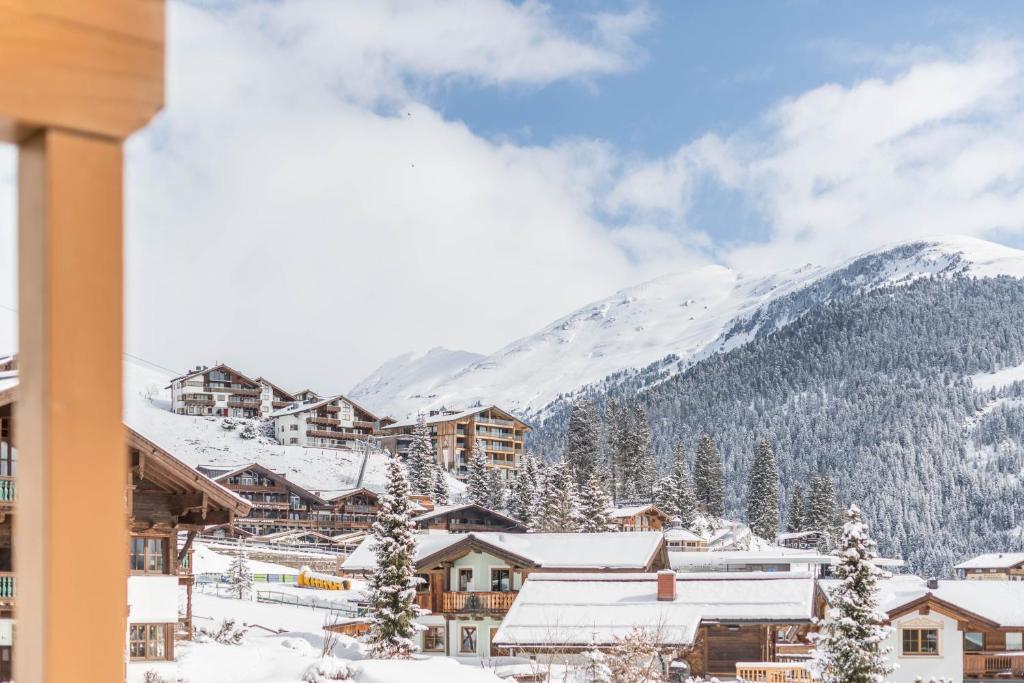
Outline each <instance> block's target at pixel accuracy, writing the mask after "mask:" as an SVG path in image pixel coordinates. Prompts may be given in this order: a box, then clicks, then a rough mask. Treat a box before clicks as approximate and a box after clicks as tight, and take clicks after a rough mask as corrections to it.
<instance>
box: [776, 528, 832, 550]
mask: <svg viewBox="0 0 1024 683" xmlns="http://www.w3.org/2000/svg"><path fill="white" fill-rule="evenodd" d="M826 540H827V539H826V536H825V533H824V532H821V531H789V532H786V533H782V534H779V535H778V536H776V537H775V542H776V544H777V545H780V546H782V547H783V548H789V549H791V550H817V549H818V548H824V547H825V542H826Z"/></svg>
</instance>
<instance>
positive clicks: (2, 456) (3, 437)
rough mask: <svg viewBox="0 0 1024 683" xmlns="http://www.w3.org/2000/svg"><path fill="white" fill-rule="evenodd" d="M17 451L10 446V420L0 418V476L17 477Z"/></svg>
mask: <svg viewBox="0 0 1024 683" xmlns="http://www.w3.org/2000/svg"><path fill="white" fill-rule="evenodd" d="M16 454H17V451H16V450H15V449H14V447H13V446H11V419H10V418H9V417H0V476H2V477H13V476H16V475H17V470H18V468H17V462H18V457H17V455H16Z"/></svg>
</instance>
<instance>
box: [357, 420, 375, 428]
mask: <svg viewBox="0 0 1024 683" xmlns="http://www.w3.org/2000/svg"><path fill="white" fill-rule="evenodd" d="M352 425H353V426H354V427H356V428H357V429H370V430H372V429H376V428H377V425H376V424H374V423H373V422H367V421H366V420H356V421H355V422H353V423H352Z"/></svg>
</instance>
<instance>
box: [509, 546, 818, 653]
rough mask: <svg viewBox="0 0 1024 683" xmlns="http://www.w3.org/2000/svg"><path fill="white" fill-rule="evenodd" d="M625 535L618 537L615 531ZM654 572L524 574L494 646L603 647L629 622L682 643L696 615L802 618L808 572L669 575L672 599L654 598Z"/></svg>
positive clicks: (808, 595)
mask: <svg viewBox="0 0 1024 683" xmlns="http://www.w3.org/2000/svg"><path fill="white" fill-rule="evenodd" d="M625 535H628V534H623V536H625ZM657 577H658V575H657V574H531V575H530V577H529V578H528V579H527V581H526V583H525V584H524V585H523V588H522V590H520V591H519V595H518V596H517V597H516V600H515V602H514V603H512V607H511V609H509V611H508V614H507V615H505V618H504V619H503V620H502V625H501V628H500V629H499V630H498V633H497V635H496V637H495V643H497V644H499V645H502V646H514V645H534V646H540V647H544V646H584V647H585V646H587V645H589V644H590V643H597V644H599V645H604V644H611V643H613V642H614V641H615V638H619V637H622V636H625V635H626V634H627V633H629V631H631V630H632V629H633V628H635V627H641V628H647V629H652V630H655V631H656V632H657V633H658V636H657V637H658V641H659V642H660V643H662V644H666V645H680V646H683V645H690V644H691V643H693V641H694V637H695V635H696V633H697V629H698V627H699V626H700V623H701V621H703V620H715V621H725V622H748V623H749V622H755V623H806V622H808V621H810V619H811V617H812V615H813V598H814V580H813V578H812V577H811V576H810V574H798V573H786V574H771V573H755V572H749V573H717V574H715V573H712V574H679V575H677V576H676V598H675V600H662V601H659V600H658V582H657Z"/></svg>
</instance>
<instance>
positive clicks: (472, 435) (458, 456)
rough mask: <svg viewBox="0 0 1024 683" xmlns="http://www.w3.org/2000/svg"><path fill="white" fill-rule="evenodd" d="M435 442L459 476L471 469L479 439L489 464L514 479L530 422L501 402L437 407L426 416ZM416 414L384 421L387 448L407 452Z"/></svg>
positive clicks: (444, 460)
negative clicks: (466, 406)
mask: <svg viewBox="0 0 1024 683" xmlns="http://www.w3.org/2000/svg"><path fill="white" fill-rule="evenodd" d="M426 423H427V426H428V427H429V428H430V437H431V439H432V440H433V442H434V451H435V453H436V457H437V462H438V463H440V464H441V466H442V467H444V468H445V469H446V470H448V471H449V472H452V473H453V474H454V475H455V476H456V477H459V478H462V477H464V476H465V475H466V474H467V472H468V471H469V456H470V454H471V453H472V452H473V448H474V447H475V446H476V444H477V443H478V442H479V443H480V444H481V446H482V448H483V451H484V454H485V455H486V457H487V466H488V467H489V468H493V469H496V470H498V471H499V472H500V473H501V475H502V476H503V477H504V478H505V479H512V478H514V477H515V476H516V472H517V471H518V469H519V466H520V464H521V462H522V458H523V452H524V450H523V449H524V445H523V444H524V440H525V438H526V432H528V431H529V430H530V426H529V425H528V424H526V423H525V422H523V421H522V420H520V419H518V418H517V417H515V416H514V415H512V414H511V413H509V412H507V411H505V410H502V409H501V408H498V407H497V406H478V407H476V408H470V409H468V410H461V411H454V410H434V411H430V413H429V415H427V416H426ZM415 426H416V418H415V417H413V418H410V419H406V420H400V421H398V422H394V423H392V424H387V425H382V426H381V433H383V434H385V435H386V436H387V437H389V438H388V439H386V440H385V441H384V446H385V448H388V450H391V451H392V452H395V453H398V454H399V455H400V456H404V455H405V454H406V453H407V452H408V447H409V441H410V438H411V436H412V431H413V428H414V427H415Z"/></svg>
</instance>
